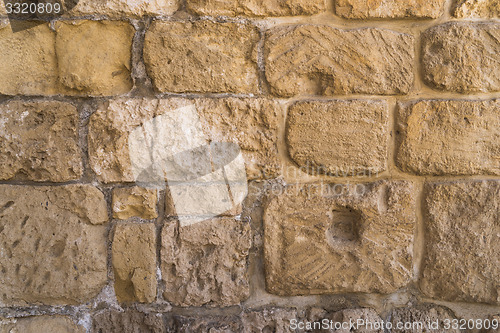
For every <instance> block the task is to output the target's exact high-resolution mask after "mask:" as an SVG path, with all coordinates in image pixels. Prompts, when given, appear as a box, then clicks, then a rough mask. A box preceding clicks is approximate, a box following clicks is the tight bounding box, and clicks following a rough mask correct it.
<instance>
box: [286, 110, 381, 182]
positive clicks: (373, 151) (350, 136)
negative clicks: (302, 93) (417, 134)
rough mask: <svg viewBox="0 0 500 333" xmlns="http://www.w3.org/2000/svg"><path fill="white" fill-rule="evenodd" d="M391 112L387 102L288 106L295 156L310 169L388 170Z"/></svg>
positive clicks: (348, 172)
mask: <svg viewBox="0 0 500 333" xmlns="http://www.w3.org/2000/svg"><path fill="white" fill-rule="evenodd" d="M388 139H389V112H388V107H387V103H386V102H384V101H363V100H351V101H328V102H299V103H296V104H294V105H293V106H292V107H291V108H290V109H289V111H288V117H287V128H286V140H287V145H288V151H289V153H290V156H291V157H292V159H293V160H294V161H295V162H296V163H297V164H298V165H299V166H300V167H301V168H306V169H308V171H309V172H310V173H313V174H317V173H320V172H322V173H326V174H328V175H332V176H345V175H352V174H356V175H357V174H362V175H367V176H371V175H373V174H377V173H379V172H382V171H384V170H386V168H387V152H388V147H387V146H388Z"/></svg>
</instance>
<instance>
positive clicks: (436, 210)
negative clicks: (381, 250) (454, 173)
mask: <svg viewBox="0 0 500 333" xmlns="http://www.w3.org/2000/svg"><path fill="white" fill-rule="evenodd" d="M424 195H425V202H424V219H425V241H426V244H425V249H426V252H425V257H424V261H423V268H422V274H421V280H420V288H421V290H422V292H423V293H424V294H426V295H427V296H429V297H433V298H438V299H443V300H450V301H464V302H482V303H491V304H500V280H499V279H498V277H499V276H500V257H499V256H498V254H499V253H500V182H497V181H470V182H456V183H443V184H427V185H426V188H425V193H424Z"/></svg>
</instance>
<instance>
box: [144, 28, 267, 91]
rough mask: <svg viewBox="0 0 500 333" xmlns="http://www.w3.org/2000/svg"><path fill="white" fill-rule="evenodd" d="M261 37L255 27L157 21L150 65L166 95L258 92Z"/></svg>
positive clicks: (150, 35) (147, 51)
mask: <svg viewBox="0 0 500 333" xmlns="http://www.w3.org/2000/svg"><path fill="white" fill-rule="evenodd" d="M259 38H260V37H259V32H258V30H257V28H256V27H254V26H252V25H250V24H242V23H229V22H228V23H214V22H211V21H206V20H201V21H195V22H166V21H165V22H162V21H155V22H153V24H152V25H151V27H150V28H149V30H148V32H147V33H146V40H145V42H144V61H145V62H146V67H147V70H148V73H149V75H150V76H151V78H152V80H153V84H154V86H155V87H156V89H157V90H158V91H160V92H178V93H182V92H204V93H209V92H212V93H258V72H257V49H256V46H257V43H258V41H259Z"/></svg>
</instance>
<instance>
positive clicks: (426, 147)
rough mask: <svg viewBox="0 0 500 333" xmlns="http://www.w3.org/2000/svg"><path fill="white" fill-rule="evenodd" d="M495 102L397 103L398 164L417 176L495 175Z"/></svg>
mask: <svg viewBox="0 0 500 333" xmlns="http://www.w3.org/2000/svg"><path fill="white" fill-rule="evenodd" d="M499 115H500V101H499V100H490V101H442V100H430V101H429V100H427V101H418V102H412V103H409V104H401V105H400V107H399V114H398V119H397V130H396V137H397V142H398V153H397V158H396V160H397V165H398V167H399V168H400V169H401V170H403V171H404V172H410V173H416V174H419V175H481V174H491V175H500V117H499Z"/></svg>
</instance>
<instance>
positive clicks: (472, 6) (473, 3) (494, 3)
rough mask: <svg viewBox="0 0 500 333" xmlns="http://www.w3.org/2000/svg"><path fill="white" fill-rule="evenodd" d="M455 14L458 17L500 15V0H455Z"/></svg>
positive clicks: (495, 16) (493, 16) (490, 16)
mask: <svg viewBox="0 0 500 333" xmlns="http://www.w3.org/2000/svg"><path fill="white" fill-rule="evenodd" d="M453 16H455V17H458V18H497V17H500V2H499V1H498V0H454V4H453Z"/></svg>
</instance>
